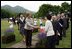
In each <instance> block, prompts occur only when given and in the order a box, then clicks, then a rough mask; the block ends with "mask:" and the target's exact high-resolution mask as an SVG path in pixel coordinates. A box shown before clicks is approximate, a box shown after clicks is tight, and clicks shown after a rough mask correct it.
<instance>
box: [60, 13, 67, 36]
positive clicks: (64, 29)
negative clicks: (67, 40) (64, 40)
mask: <svg viewBox="0 0 72 49" xmlns="http://www.w3.org/2000/svg"><path fill="white" fill-rule="evenodd" d="M61 18H62V20H63V37H66V27H67V21H66V18H65V15H64V13H62V17H61Z"/></svg>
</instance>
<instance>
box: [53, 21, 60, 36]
mask: <svg viewBox="0 0 72 49" xmlns="http://www.w3.org/2000/svg"><path fill="white" fill-rule="evenodd" d="M52 25H53V30H54V32H55V35H56V32H57V30H58V31H60V25H59V22H58V21H57V20H55V21H52Z"/></svg>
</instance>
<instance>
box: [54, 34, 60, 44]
mask: <svg viewBox="0 0 72 49" xmlns="http://www.w3.org/2000/svg"><path fill="white" fill-rule="evenodd" d="M59 40H60V38H59V36H58V35H56V36H55V45H59Z"/></svg>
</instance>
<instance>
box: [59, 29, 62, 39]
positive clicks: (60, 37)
mask: <svg viewBox="0 0 72 49" xmlns="http://www.w3.org/2000/svg"><path fill="white" fill-rule="evenodd" d="M59 32H60V36H59V40H62V30H60V31H59Z"/></svg>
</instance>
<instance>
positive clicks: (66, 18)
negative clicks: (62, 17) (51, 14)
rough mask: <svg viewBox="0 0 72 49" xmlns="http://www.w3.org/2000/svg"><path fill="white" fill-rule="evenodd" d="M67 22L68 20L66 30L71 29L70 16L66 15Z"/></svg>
mask: <svg viewBox="0 0 72 49" xmlns="http://www.w3.org/2000/svg"><path fill="white" fill-rule="evenodd" d="M66 20H67V27H66V30H67V29H68V28H69V17H68V15H66Z"/></svg>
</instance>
